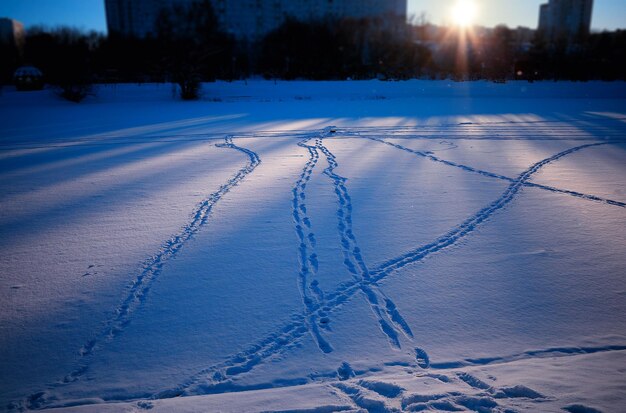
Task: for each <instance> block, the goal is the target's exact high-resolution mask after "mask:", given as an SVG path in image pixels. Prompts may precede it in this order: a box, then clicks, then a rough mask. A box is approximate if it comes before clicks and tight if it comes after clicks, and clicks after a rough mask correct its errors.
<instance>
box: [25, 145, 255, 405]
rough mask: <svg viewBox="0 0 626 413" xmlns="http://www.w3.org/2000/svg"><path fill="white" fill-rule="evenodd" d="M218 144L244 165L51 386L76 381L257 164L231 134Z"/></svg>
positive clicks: (153, 260) (39, 401)
mask: <svg viewBox="0 0 626 413" xmlns="http://www.w3.org/2000/svg"><path fill="white" fill-rule="evenodd" d="M218 146H219V147H222V148H229V149H234V150H236V151H239V152H241V153H243V154H245V155H246V157H247V158H248V162H247V164H246V165H245V166H244V167H243V168H241V169H240V170H239V171H238V172H237V173H236V174H235V175H234V176H233V177H231V178H230V179H229V180H228V181H227V182H226V183H225V184H223V185H222V186H221V187H220V188H219V189H218V190H217V191H216V192H214V193H213V194H211V195H210V196H209V197H208V198H206V199H205V200H204V201H202V202H201V203H200V204H199V205H198V206H197V207H196V208H195V210H194V211H193V213H192V219H191V221H190V222H189V223H188V224H187V225H185V226H184V227H183V229H182V230H181V232H180V233H178V234H177V235H174V236H172V237H171V238H170V239H169V240H167V241H166V242H165V243H163V245H162V246H161V249H160V250H159V251H158V252H157V253H156V254H154V255H153V256H152V257H150V258H148V259H147V260H146V261H145V262H144V264H143V270H142V271H141V272H140V273H139V274H138V275H137V277H136V278H135V279H134V280H133V282H132V284H131V285H130V287H129V289H128V292H127V294H126V297H125V298H124V299H123V300H122V301H121V303H120V304H119V305H118V306H117V307H116V308H115V310H114V311H113V314H112V315H111V317H110V318H109V319H108V320H107V321H106V322H105V326H104V327H103V329H102V330H101V331H99V332H98V333H97V334H96V335H95V336H94V337H93V338H92V339H90V340H89V341H88V342H87V343H85V344H84V345H83V346H82V347H81V349H80V350H79V354H80V360H79V362H78V363H77V364H78V366H77V367H76V368H75V369H74V370H73V371H71V372H70V373H69V374H68V375H66V376H65V377H64V378H63V379H62V381H61V383H55V384H53V385H52V386H51V387H52V388H54V387H58V386H61V385H65V384H68V383H72V382H75V381H77V380H79V379H80V378H81V377H82V376H83V375H84V374H85V373H86V372H87V370H88V368H89V364H90V361H91V357H92V356H93V354H94V353H95V352H96V351H97V349H98V348H99V347H100V346H102V345H104V344H105V343H106V342H108V341H110V340H113V339H114V338H115V337H116V336H118V335H119V334H120V333H121V332H122V331H123V330H124V329H125V327H126V326H127V325H128V324H129V323H130V321H131V318H132V315H133V313H134V312H135V311H136V310H137V308H138V307H139V306H140V305H141V303H142V302H143V301H144V300H145V298H146V294H147V293H148V292H149V290H150V288H151V287H152V284H153V283H154V281H155V280H156V278H158V276H159V275H160V274H161V272H162V269H163V266H164V265H165V264H166V263H167V262H168V261H169V260H171V259H172V258H174V257H175V256H176V255H177V254H178V252H179V251H180V250H181V249H182V248H183V246H184V245H185V244H186V243H187V241H189V239H190V238H192V237H193V236H194V235H195V234H196V233H198V232H199V231H200V229H201V228H202V227H203V226H205V225H206V223H207V221H208V219H209V216H210V214H211V211H212V209H213V207H214V206H215V205H216V204H217V203H218V202H219V201H220V200H221V199H222V198H223V197H224V196H225V195H226V194H227V193H228V192H229V191H230V190H231V189H232V188H233V187H235V186H236V185H238V184H239V183H240V182H241V181H243V180H244V179H245V177H246V176H247V175H249V174H251V173H252V172H253V171H254V170H255V169H256V167H257V166H258V165H259V164H260V163H261V160H260V158H259V156H258V155H257V154H256V153H255V152H253V151H251V150H249V149H246V148H243V147H240V146H237V145H235V144H234V143H233V140H232V137H230V136H229V137H227V138H225V143H224V144H219V145H218ZM45 395H46V394H45V392H40V393H36V394H34V395H31V396H30V397H29V398H28V399H27V400H26V402H25V405H26V407H27V408H28V409H38V408H41V407H44V406H45V405H46V403H47V400H46V399H45Z"/></svg>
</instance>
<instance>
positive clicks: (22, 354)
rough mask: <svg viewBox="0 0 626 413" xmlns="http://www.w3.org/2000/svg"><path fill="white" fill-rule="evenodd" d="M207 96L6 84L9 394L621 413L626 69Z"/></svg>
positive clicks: (77, 402)
mask: <svg viewBox="0 0 626 413" xmlns="http://www.w3.org/2000/svg"><path fill="white" fill-rule="evenodd" d="M205 92H206V96H205V99H204V100H202V101H200V102H191V103H184V102H179V101H176V100H173V99H172V97H171V88H170V87H169V86H163V85H161V86H158V85H156V86H154V85H153V86H116V87H102V88H101V89H100V92H99V94H98V96H97V97H95V98H91V99H90V100H88V101H87V102H85V103H83V104H80V105H74V104H70V103H67V102H63V101H60V100H57V99H56V97H54V96H53V95H52V94H51V92H50V91H43V92H33V93H17V92H14V91H12V90H7V89H5V90H4V91H3V92H2V94H1V95H0V235H1V236H0V243H1V251H2V252H1V253H0V303H1V308H2V311H1V312H0V410H2V411H20V410H30V409H32V410H37V409H53V410H54V409H59V410H61V411H70V412H118V411H121V412H127V411H128V412H131V411H143V410H150V411H155V412H172V411H180V412H188V411H189V412H191V411H211V412H212V411H221V412H261V411H272V412H277V411H297V412H318V413H319V412H333V411H369V412H393V411H424V410H425V411H478V412H522V411H533V412H536V411H542V412H563V411H569V412H572V413H579V412H582V413H593V412H597V411H601V412H620V411H623V409H624V407H623V406H625V405H626V396H625V395H626V374H625V373H626V316H625V314H626V84H624V83H578V84H572V83H536V84H528V83H515V82H514V83H508V84H504V85H496V84H490V83H449V82H423V81H412V82H339V83H332V82H331V83H308V82H291V83H283V82H278V83H274V82H263V81H253V82H247V83H244V82H238V83H230V84H229V83H216V84H210V85H207V87H206V88H205ZM54 411H57V410H54Z"/></svg>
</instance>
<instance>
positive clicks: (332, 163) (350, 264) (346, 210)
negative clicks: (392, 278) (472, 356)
mask: <svg viewBox="0 0 626 413" xmlns="http://www.w3.org/2000/svg"><path fill="white" fill-rule="evenodd" d="M327 135H328V134H327V133H325V134H323V135H321V136H320V137H319V138H317V140H316V144H315V146H316V147H317V148H318V149H319V150H320V151H321V152H322V153H323V154H324V155H325V156H326V161H327V162H328V168H326V169H325V170H324V174H325V175H327V176H328V177H329V178H330V179H331V180H332V181H333V186H334V192H335V195H337V200H338V210H337V219H338V224H337V230H338V232H339V236H340V238H341V240H340V244H341V249H342V252H343V257H344V261H343V262H344V265H345V267H346V269H347V270H348V272H349V273H350V274H351V275H352V277H353V278H354V279H355V280H356V281H357V282H359V285H360V288H361V291H362V292H363V294H364V295H365V298H366V300H367V302H368V304H369V306H370V308H371V309H372V312H373V313H374V316H375V317H376V319H377V321H378V324H379V325H380V329H381V331H382V332H383V334H385V336H387V339H388V340H389V343H390V344H391V346H392V347H394V348H400V347H401V345H400V339H399V337H398V331H399V332H401V333H403V334H405V335H406V336H407V337H408V338H412V337H413V332H412V331H411V328H410V327H409V325H408V323H407V322H406V321H405V320H404V318H403V317H402V315H401V314H400V312H399V311H398V308H397V307H396V305H395V303H394V302H393V301H392V300H391V299H390V298H389V297H387V296H386V295H385V294H384V293H383V292H382V291H381V290H380V288H379V287H378V285H377V284H376V283H374V282H371V277H370V271H369V269H368V267H367V265H366V264H365V260H364V259H363V256H362V254H361V249H360V248H359V246H358V243H357V240H356V236H355V235H354V230H353V228H352V209H353V207H352V198H351V197H350V195H349V193H348V188H347V187H346V185H345V182H346V181H347V178H345V177H342V176H340V175H337V174H336V173H335V168H337V167H338V166H339V163H338V162H337V158H336V157H335V155H333V154H332V152H330V150H329V149H328V148H327V147H326V146H324V144H323V139H324V137H326V136H327ZM382 303H384V307H383V306H382ZM385 315H386V317H385ZM394 324H395V328H394Z"/></svg>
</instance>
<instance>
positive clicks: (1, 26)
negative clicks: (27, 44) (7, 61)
mask: <svg viewBox="0 0 626 413" xmlns="http://www.w3.org/2000/svg"><path fill="white" fill-rule="evenodd" d="M24 39H25V36H24V25H23V24H22V23H20V22H18V21H17V20H13V19H8V18H6V17H1V18H0V43H2V44H4V45H7V46H10V47H14V48H15V49H17V50H18V51H21V50H22V48H23V47H24Z"/></svg>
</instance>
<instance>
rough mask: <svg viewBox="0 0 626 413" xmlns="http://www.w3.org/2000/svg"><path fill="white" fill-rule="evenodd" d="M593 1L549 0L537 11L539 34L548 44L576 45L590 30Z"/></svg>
mask: <svg viewBox="0 0 626 413" xmlns="http://www.w3.org/2000/svg"><path fill="white" fill-rule="evenodd" d="M592 10H593V0H550V2H549V3H547V4H542V5H541V6H540V9H539V29H538V30H539V33H540V35H541V36H542V37H543V38H544V39H545V40H547V41H548V42H550V43H554V42H557V41H565V42H567V43H568V44H572V43H577V42H579V41H580V40H581V39H583V38H584V37H586V36H587V35H589V31H590V29H591V14H592Z"/></svg>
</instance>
